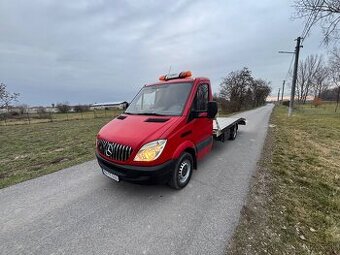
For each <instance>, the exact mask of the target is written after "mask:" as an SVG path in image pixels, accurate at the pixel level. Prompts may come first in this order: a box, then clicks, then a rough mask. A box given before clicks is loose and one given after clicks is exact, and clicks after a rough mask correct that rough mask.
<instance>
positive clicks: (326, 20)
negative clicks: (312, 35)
mask: <svg viewBox="0 0 340 255" xmlns="http://www.w3.org/2000/svg"><path fill="white" fill-rule="evenodd" d="M294 7H295V10H296V13H295V14H294V18H303V19H304V20H305V29H304V31H303V36H304V37H306V36H307V35H308V33H309V30H310V28H311V27H313V26H314V25H316V24H319V25H320V26H321V28H322V31H323V35H324V42H325V43H326V44H328V43H329V42H330V41H333V40H334V41H335V42H336V41H338V40H339V39H340V34H339V33H340V31H339V27H338V25H339V24H340V2H339V0H295V4H294Z"/></svg>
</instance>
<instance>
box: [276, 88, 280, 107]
mask: <svg viewBox="0 0 340 255" xmlns="http://www.w3.org/2000/svg"><path fill="white" fill-rule="evenodd" d="M279 103H280V88H279V92H277V104H279Z"/></svg>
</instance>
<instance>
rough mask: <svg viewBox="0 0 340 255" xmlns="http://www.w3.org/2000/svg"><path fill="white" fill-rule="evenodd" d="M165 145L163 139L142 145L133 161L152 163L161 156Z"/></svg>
mask: <svg viewBox="0 0 340 255" xmlns="http://www.w3.org/2000/svg"><path fill="white" fill-rule="evenodd" d="M165 144H166V140H165V139H161V140H156V141H153V142H151V143H147V144H144V145H143V147H142V148H141V149H140V150H139V151H138V153H137V155H136V157H135V158H134V161H152V160H155V159H157V158H158V157H159V156H160V155H161V153H162V151H163V149H164V147H165Z"/></svg>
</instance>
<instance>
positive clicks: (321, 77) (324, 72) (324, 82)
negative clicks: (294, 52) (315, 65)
mask: <svg viewBox="0 0 340 255" xmlns="http://www.w3.org/2000/svg"><path fill="white" fill-rule="evenodd" d="M328 80H329V68H328V66H325V65H324V63H323V62H322V63H321V65H320V67H319V69H318V70H317V71H316V73H315V75H314V82H313V83H314V84H313V90H314V97H315V98H316V97H318V98H320V96H321V94H322V92H323V91H325V90H327V88H328V86H329V81H328Z"/></svg>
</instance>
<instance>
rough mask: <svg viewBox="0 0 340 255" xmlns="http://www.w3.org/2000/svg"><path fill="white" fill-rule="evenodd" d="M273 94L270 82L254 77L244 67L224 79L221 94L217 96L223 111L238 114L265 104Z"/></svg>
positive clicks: (216, 98)
mask: <svg viewBox="0 0 340 255" xmlns="http://www.w3.org/2000/svg"><path fill="white" fill-rule="evenodd" d="M270 92H271V87H270V82H268V81H266V80H263V79H258V78H255V77H253V75H252V72H251V71H250V70H249V69H248V68H247V67H244V68H243V69H241V70H237V71H232V72H230V73H229V74H228V75H227V76H226V77H224V78H223V79H222V82H221V84H220V92H219V94H218V95H215V100H216V101H218V102H219V104H220V106H221V108H222V111H224V112H237V111H241V110H246V109H251V108H254V107H257V106H260V105H263V104H265V102H266V98H267V97H268V95H269V94H270Z"/></svg>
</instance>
